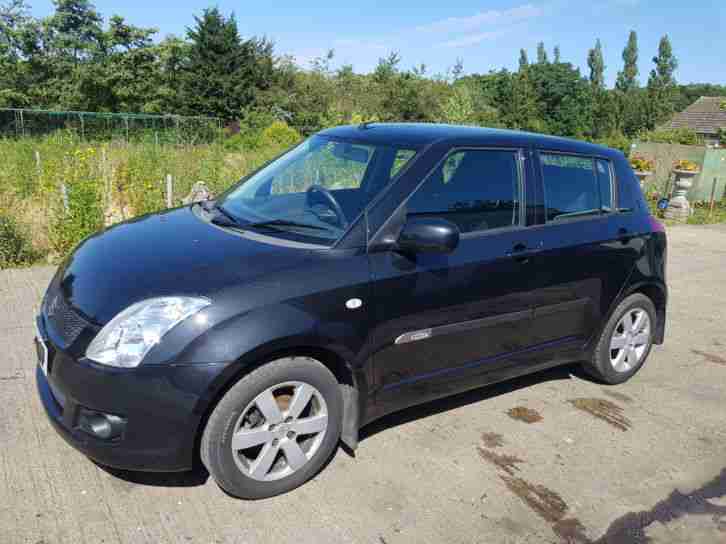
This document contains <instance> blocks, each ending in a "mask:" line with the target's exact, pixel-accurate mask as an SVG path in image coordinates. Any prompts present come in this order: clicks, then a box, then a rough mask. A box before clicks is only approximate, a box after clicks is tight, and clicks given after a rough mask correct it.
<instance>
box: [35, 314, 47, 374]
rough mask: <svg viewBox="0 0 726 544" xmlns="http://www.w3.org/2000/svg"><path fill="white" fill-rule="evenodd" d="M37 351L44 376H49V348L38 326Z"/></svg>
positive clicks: (36, 334) (36, 332)
mask: <svg viewBox="0 0 726 544" xmlns="http://www.w3.org/2000/svg"><path fill="white" fill-rule="evenodd" d="M35 350H36V352H37V354H38V364H39V365H40V369H41V370H42V371H43V374H45V375H46V376H47V375H48V347H47V346H46V345H45V341H44V340H43V337H42V336H41V334H40V330H39V329H38V324H37V323H36V324H35Z"/></svg>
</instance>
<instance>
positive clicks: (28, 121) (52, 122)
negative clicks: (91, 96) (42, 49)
mask: <svg viewBox="0 0 726 544" xmlns="http://www.w3.org/2000/svg"><path fill="white" fill-rule="evenodd" d="M222 127H223V124H222V120H221V119H218V118H216V117H201V116H200V117H189V116H181V115H148V114H139V113H93V112H82V111H52V110H28V109H13V108H0V138H26V137H44V136H57V137H58V138H63V137H67V136H70V137H73V138H76V139H78V138H79V139H81V140H87V141H125V142H149V143H156V144H185V145H195V144H204V143H212V142H215V141H217V140H219V139H220V138H221V137H222Z"/></svg>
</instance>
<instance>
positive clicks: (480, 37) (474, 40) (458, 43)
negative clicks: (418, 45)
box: [438, 30, 508, 47]
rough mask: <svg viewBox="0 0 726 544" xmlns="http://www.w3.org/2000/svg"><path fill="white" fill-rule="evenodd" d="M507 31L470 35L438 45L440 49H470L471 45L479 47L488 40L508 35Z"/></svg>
mask: <svg viewBox="0 0 726 544" xmlns="http://www.w3.org/2000/svg"><path fill="white" fill-rule="evenodd" d="M507 32H508V31H507V30H495V31H492V32H480V33H478V34H469V35H468V36H464V37H463V38H457V39H455V40H449V41H446V42H442V43H440V44H438V47H468V46H471V45H477V44H479V43H481V42H483V41H486V40H493V39H494V38H498V37H499V36H501V35H502V34H506V33H507Z"/></svg>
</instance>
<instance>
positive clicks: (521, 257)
mask: <svg viewBox="0 0 726 544" xmlns="http://www.w3.org/2000/svg"><path fill="white" fill-rule="evenodd" d="M543 246H544V242H539V243H538V244H536V245H534V246H528V245H527V244H525V243H524V242H517V243H516V244H514V246H512V249H511V251H508V252H507V257H512V258H513V259H515V260H517V261H518V262H522V263H524V262H527V261H528V260H529V258H530V257H532V256H533V255H536V254H537V253H540V252H541V251H542V247H543Z"/></svg>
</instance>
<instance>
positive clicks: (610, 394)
mask: <svg viewBox="0 0 726 544" xmlns="http://www.w3.org/2000/svg"><path fill="white" fill-rule="evenodd" d="M602 392H603V394H605V395H607V396H608V397H610V398H612V399H615V400H619V401H620V402H633V397H629V396H628V395H626V394H625V393H618V392H617V391H610V390H609V389H603V390H602Z"/></svg>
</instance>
